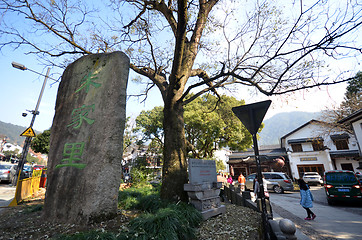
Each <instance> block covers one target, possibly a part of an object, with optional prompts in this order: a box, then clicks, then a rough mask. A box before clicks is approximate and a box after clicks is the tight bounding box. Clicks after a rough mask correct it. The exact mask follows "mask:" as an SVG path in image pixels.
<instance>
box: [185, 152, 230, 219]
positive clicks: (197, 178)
mask: <svg viewBox="0 0 362 240" xmlns="http://www.w3.org/2000/svg"><path fill="white" fill-rule="evenodd" d="M221 187H222V183H221V182H217V178H216V165H215V161H212V160H200V159H189V183H187V184H185V185H184V190H185V191H186V192H187V194H188V196H189V198H190V203H191V204H192V205H193V206H194V207H195V208H196V209H197V210H199V211H200V212H201V214H202V217H203V218H204V219H205V220H206V219H208V218H210V217H213V216H216V215H219V214H222V213H225V211H226V208H225V206H224V205H221V200H220V189H221Z"/></svg>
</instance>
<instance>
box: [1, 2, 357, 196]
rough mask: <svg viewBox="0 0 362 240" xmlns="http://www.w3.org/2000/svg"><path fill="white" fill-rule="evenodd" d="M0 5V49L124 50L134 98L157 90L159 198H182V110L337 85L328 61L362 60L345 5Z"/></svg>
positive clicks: (60, 53)
mask: <svg viewBox="0 0 362 240" xmlns="http://www.w3.org/2000/svg"><path fill="white" fill-rule="evenodd" d="M285 2H288V3H285ZM0 9H1V12H2V15H1V16H2V17H1V21H2V22H1V28H0V35H1V42H0V47H1V48H4V47H8V46H13V47H15V48H16V49H20V50H21V51H24V52H25V53H32V54H36V55H38V56H39V57H42V59H45V60H46V61H47V62H48V63H49V64H53V65H57V66H61V67H65V66H66V65H67V64H68V63H69V61H72V60H73V59H75V58H78V57H79V56H81V55H85V54H92V53H96V52H110V51H115V50H123V51H124V52H126V53H127V54H128V55H129V56H130V58H131V64H130V68H131V69H132V70H133V71H134V72H136V73H138V74H139V75H141V76H143V77H145V78H143V79H147V81H146V88H145V90H144V92H143V93H141V95H142V94H143V95H144V96H145V97H146V96H147V93H148V91H149V90H150V89H152V88H154V87H157V88H158V89H159V91H160V92H161V95H162V99H163V101H164V122H163V127H164V133H165V139H164V142H165V145H164V150H163V154H164V164H163V178H162V190H161V197H162V198H165V199H174V200H178V199H181V200H186V199H187V196H186V195H185V193H184V191H183V184H184V183H186V181H187V162H186V151H185V149H186V145H185V131H184V120H183V107H184V105H185V104H187V103H189V102H190V101H192V100H193V99H194V98H196V97H198V96H200V95H202V94H203V93H206V92H212V93H214V94H216V95H218V93H217V91H218V90H219V89H221V88H226V87H233V88H235V87H253V88H255V89H256V90H257V91H259V92H261V93H263V94H265V95H268V96H271V95H277V94H284V93H288V92H293V91H296V90H300V89H307V88H311V87H316V86H322V85H329V84H335V83H339V82H344V81H347V80H348V79H349V77H350V76H351V75H348V74H350V73H348V72H339V73H336V74H337V75H334V76H336V77H330V76H331V74H330V72H328V71H327V70H328V64H330V63H329V62H330V60H331V59H334V60H338V59H340V58H344V57H347V56H350V57H353V56H356V55H358V54H361V43H358V42H356V41H357V40H358V38H357V35H358V34H357V33H358V31H359V30H360V26H361V24H362V21H361V17H362V12H361V10H362V7H361V5H360V4H359V3H358V1H353V0H350V1H321V0H315V1H314V2H313V3H311V4H310V1H308V3H307V2H304V1H302V0H300V1H294V2H292V3H289V1H277V0H276V1H266V0H265V1H263V0H260V1H258V0H255V1H236V0H198V1H197V0H178V1H177V0H169V1H164V0H110V1H109V5H107V6H102V5H101V3H99V1H95V2H94V3H93V2H90V1H83V2H82V1H72V0H59V1H54V0H43V1H33V0H2V1H1V4H0ZM14 16H16V21H15V17H14ZM19 19H21V20H20V21H19ZM24 26H26V27H24ZM326 57H327V58H326ZM329 69H332V70H336V69H335V65H330V68H329ZM190 92H193V93H194V95H193V97H191V98H186V96H187V94H188V93H190Z"/></svg>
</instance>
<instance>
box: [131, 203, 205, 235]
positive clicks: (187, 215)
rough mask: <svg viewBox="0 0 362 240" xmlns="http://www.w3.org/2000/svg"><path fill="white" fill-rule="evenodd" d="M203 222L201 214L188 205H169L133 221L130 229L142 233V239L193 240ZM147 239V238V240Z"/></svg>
mask: <svg viewBox="0 0 362 240" xmlns="http://www.w3.org/2000/svg"><path fill="white" fill-rule="evenodd" d="M201 220H202V216H201V214H200V213H199V212H198V211H197V210H196V209H195V208H193V207H192V206H189V205H187V204H180V205H175V204H169V205H168V207H167V208H160V209H159V210H158V211H157V212H156V213H154V214H151V213H147V214H144V215H141V216H139V217H138V218H135V219H133V220H132V221H131V222H130V223H129V228H130V230H131V231H133V232H138V233H140V237H141V239H143V237H144V236H147V237H148V239H170V240H171V239H193V238H195V227H196V226H198V225H199V224H200V222H201ZM146 239H147V238H146Z"/></svg>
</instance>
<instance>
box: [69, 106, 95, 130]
mask: <svg viewBox="0 0 362 240" xmlns="http://www.w3.org/2000/svg"><path fill="white" fill-rule="evenodd" d="M90 111H92V112H93V111H94V104H92V105H89V106H86V105H83V106H81V107H80V108H76V109H74V110H73V111H72V121H71V123H70V124H68V125H67V127H70V126H73V128H75V129H78V128H80V126H81V125H82V123H83V121H86V122H87V123H88V124H90V125H92V124H93V123H94V121H95V120H94V119H90V118H88V114H89V112H90Z"/></svg>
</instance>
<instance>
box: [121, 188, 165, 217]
mask: <svg viewBox="0 0 362 240" xmlns="http://www.w3.org/2000/svg"><path fill="white" fill-rule="evenodd" d="M147 200H148V201H151V200H152V202H151V203H146V201H147ZM158 205H161V200H160V199H159V188H154V187H152V186H151V185H147V186H143V187H131V188H128V189H125V190H123V191H119V193H118V207H120V208H122V209H139V210H144V211H154V210H151V209H153V208H155V207H157V206H158ZM147 209H149V210H147ZM156 210H157V209H156Z"/></svg>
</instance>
